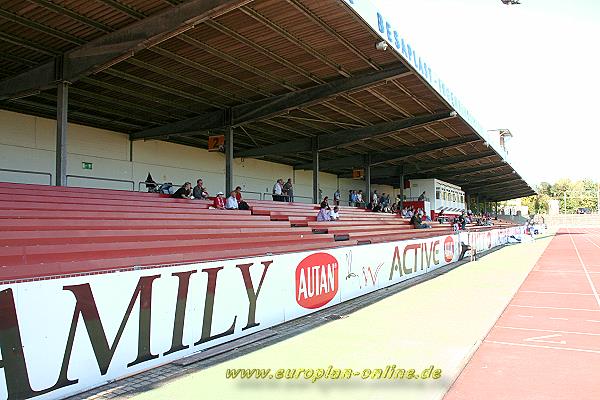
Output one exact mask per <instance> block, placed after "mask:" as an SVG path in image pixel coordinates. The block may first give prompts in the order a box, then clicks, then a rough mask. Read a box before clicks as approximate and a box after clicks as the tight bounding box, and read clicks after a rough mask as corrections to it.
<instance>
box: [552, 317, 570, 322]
mask: <svg viewBox="0 0 600 400" xmlns="http://www.w3.org/2000/svg"><path fill="white" fill-rule="evenodd" d="M550 319H559V320H561V321H568V320H569V318H556V317H550Z"/></svg>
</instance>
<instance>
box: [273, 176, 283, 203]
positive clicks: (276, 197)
mask: <svg viewBox="0 0 600 400" xmlns="http://www.w3.org/2000/svg"><path fill="white" fill-rule="evenodd" d="M282 195H283V179H277V182H275V185H273V201H283V196H282Z"/></svg>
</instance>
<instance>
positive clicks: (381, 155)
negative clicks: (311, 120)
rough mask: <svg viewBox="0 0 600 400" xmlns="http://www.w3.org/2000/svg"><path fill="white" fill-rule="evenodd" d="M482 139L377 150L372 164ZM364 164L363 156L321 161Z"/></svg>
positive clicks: (327, 165) (343, 165) (337, 165)
mask: <svg viewBox="0 0 600 400" xmlns="http://www.w3.org/2000/svg"><path fill="white" fill-rule="evenodd" d="M477 140H481V139H480V138H479V136H465V137H461V138H458V139H451V140H444V141H440V142H435V143H430V144H424V145H420V146H414V147H404V148H401V150H397V151H393V152H377V153H374V154H372V155H371V166H376V165H379V164H383V163H386V162H391V161H399V160H402V159H405V158H407V157H411V156H417V155H422V154H426V153H428V152H431V151H435V150H441V149H446V148H449V147H455V146H459V145H461V144H465V143H470V142H472V141H477ZM362 165H363V160H362V156H360V155H357V156H351V157H345V158H339V159H333V160H323V161H320V162H319V166H320V167H321V169H328V168H330V169H336V168H353V167H358V166H362ZM297 168H299V169H310V168H311V165H309V164H303V165H299V166H297Z"/></svg>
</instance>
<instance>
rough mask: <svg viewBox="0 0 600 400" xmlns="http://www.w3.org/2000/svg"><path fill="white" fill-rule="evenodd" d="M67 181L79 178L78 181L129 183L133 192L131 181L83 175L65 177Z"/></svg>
mask: <svg viewBox="0 0 600 400" xmlns="http://www.w3.org/2000/svg"><path fill="white" fill-rule="evenodd" d="M66 178H67V181H68V179H69V178H79V179H91V180H95V181H105V182H122V183H131V191H135V182H134V181H131V180H125V179H114V178H100V177H97V176H85V175H67V176H66Z"/></svg>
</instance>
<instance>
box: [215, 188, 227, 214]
mask: <svg viewBox="0 0 600 400" xmlns="http://www.w3.org/2000/svg"><path fill="white" fill-rule="evenodd" d="M213 207H214V208H216V209H218V210H224V209H225V198H224V197H223V192H219V193H217V197H215V200H214V202H213Z"/></svg>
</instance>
